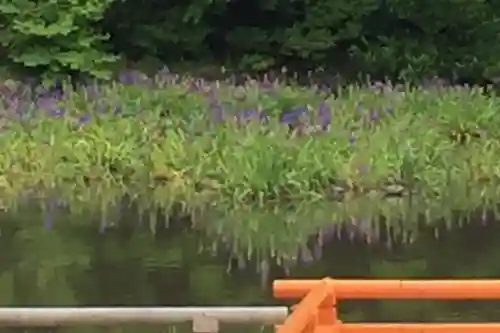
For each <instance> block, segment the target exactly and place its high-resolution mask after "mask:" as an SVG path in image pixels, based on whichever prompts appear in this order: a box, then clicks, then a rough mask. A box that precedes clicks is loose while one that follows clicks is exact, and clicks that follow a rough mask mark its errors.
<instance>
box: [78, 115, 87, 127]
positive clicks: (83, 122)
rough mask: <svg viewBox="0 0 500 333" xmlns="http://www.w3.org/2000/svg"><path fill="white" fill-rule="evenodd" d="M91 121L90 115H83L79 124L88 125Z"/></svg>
mask: <svg viewBox="0 0 500 333" xmlns="http://www.w3.org/2000/svg"><path fill="white" fill-rule="evenodd" d="M89 120H90V113H87V114H86V115H83V116H81V117H79V118H78V123H79V124H81V125H83V124H85V123H88V122H89Z"/></svg>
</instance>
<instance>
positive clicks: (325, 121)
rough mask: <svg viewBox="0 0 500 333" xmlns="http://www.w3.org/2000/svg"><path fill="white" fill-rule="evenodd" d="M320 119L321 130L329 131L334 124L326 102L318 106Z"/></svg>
mask: <svg viewBox="0 0 500 333" xmlns="http://www.w3.org/2000/svg"><path fill="white" fill-rule="evenodd" d="M318 117H319V123H320V126H321V129H322V130H323V131H327V130H328V128H329V127H330V125H331V123H332V112H331V109H330V107H329V106H328V104H326V102H325V101H323V102H321V103H320V105H319V106H318Z"/></svg>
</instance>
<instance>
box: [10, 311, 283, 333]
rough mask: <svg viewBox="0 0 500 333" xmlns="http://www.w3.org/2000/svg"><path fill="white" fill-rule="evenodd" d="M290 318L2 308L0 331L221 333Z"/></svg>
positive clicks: (229, 313) (277, 313) (271, 313)
mask: <svg viewBox="0 0 500 333" xmlns="http://www.w3.org/2000/svg"><path fill="white" fill-rule="evenodd" d="M287 314H288V308H287V307H286V306H260V307H258V306H254V307H234V306H231V307H229V306H227V307H216V306H213V307H154V308H148V307H116V308H104V307H102V308H92V307H77V308H71V307H59V308H47V307H46V308H42V307H40V308H25V307H22V308H0V328H3V327H68V326H77V325H91V326H94V325H95V326H115V325H129V324H141V325H172V324H179V323H186V322H191V323H192V325H193V326H192V331H193V332H194V333H217V332H219V324H220V323H254V324H268V325H269V324H272V325H274V324H277V323H282V322H283V321H284V320H285V318H286V316H287Z"/></svg>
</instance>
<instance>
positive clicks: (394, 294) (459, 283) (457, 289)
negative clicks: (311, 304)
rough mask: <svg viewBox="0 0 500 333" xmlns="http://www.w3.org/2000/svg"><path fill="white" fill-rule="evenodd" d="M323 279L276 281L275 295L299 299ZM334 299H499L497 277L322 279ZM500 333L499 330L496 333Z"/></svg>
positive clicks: (499, 282) (499, 281) (274, 285)
mask: <svg viewBox="0 0 500 333" xmlns="http://www.w3.org/2000/svg"><path fill="white" fill-rule="evenodd" d="M320 281H323V280H276V281H274V283H273V293H274V297H276V298H279V299H291V298H301V297H303V296H305V295H306V294H307V293H308V292H309V291H310V290H311V289H313V288H314V287H315V286H316V285H318V284H319V283H322V282H320ZM325 282H326V283H328V284H330V287H331V288H333V290H335V297H336V298H337V299H449V300H451V299H462V300H467V299H500V280H333V279H329V280H328V281H326V280H325ZM499 333H500V332H499Z"/></svg>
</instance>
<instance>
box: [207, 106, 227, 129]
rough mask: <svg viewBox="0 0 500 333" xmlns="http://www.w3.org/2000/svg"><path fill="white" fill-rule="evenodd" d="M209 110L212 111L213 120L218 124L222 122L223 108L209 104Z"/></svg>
mask: <svg viewBox="0 0 500 333" xmlns="http://www.w3.org/2000/svg"><path fill="white" fill-rule="evenodd" d="M210 110H211V111H212V115H213V120H214V122H215V123H217V124H219V123H221V122H223V121H224V108H223V107H222V105H220V104H219V103H210Z"/></svg>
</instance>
